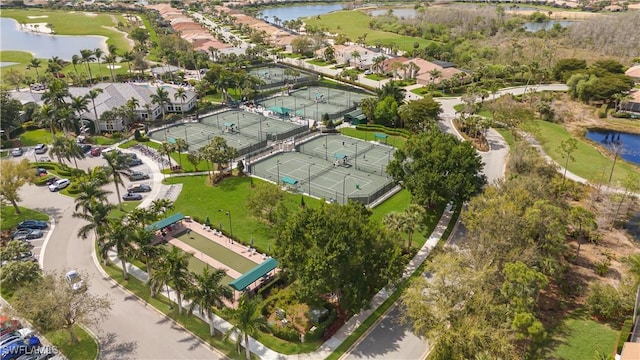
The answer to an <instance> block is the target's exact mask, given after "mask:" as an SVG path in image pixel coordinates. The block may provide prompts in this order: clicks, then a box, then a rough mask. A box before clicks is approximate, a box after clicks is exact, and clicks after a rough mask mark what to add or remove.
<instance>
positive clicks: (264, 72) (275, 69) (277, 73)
mask: <svg viewBox="0 0 640 360" xmlns="http://www.w3.org/2000/svg"><path fill="white" fill-rule="evenodd" d="M249 74H251V75H253V76H255V77H257V78H259V79H260V80H262V81H264V82H265V84H267V87H272V86H275V85H280V84H296V83H303V82H307V81H310V80H315V79H316V78H317V76H316V75H314V74H311V73H308V72H305V71H300V70H297V69H292V68H287V67H281V66H263V67H257V68H253V69H251V70H249Z"/></svg>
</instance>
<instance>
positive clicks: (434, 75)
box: [429, 69, 442, 84]
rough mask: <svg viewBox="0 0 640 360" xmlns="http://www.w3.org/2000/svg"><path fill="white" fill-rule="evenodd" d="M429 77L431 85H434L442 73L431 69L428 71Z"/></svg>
mask: <svg viewBox="0 0 640 360" xmlns="http://www.w3.org/2000/svg"><path fill="white" fill-rule="evenodd" d="M429 75H431V83H432V84H435V83H436V80H438V79H439V78H440V77H441V76H442V71H440V70H438V69H433V70H430V71H429Z"/></svg>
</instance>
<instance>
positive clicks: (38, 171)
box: [36, 168, 47, 176]
mask: <svg viewBox="0 0 640 360" xmlns="http://www.w3.org/2000/svg"><path fill="white" fill-rule="evenodd" d="M36 174H37V175H38V176H46V175H47V169H43V168H37V169H36Z"/></svg>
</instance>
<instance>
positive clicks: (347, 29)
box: [304, 10, 432, 51]
mask: <svg viewBox="0 0 640 360" xmlns="http://www.w3.org/2000/svg"><path fill="white" fill-rule="evenodd" d="M369 21H371V16H369V15H367V14H365V13H363V12H360V11H355V10H354V11H350V10H344V11H336V12H332V13H330V14H323V15H322V16H320V19H318V17H311V18H307V19H305V20H304V22H305V23H306V24H307V25H312V26H316V27H326V28H327V30H328V31H330V32H332V33H342V34H344V35H346V36H348V37H349V38H350V39H351V40H353V41H355V40H356V39H357V38H358V37H359V36H362V35H363V34H365V33H366V34H367V38H366V42H367V44H370V45H372V44H374V43H375V42H376V41H380V42H381V43H382V44H391V43H395V44H396V45H398V47H399V49H400V50H403V51H412V50H413V44H414V43H415V42H417V43H418V44H420V49H424V48H425V47H427V45H429V44H430V43H431V42H432V41H431V40H426V39H421V38H415V37H411V36H403V35H398V34H395V33H391V32H386V31H380V30H373V29H370V28H369Z"/></svg>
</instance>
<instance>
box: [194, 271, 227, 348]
mask: <svg viewBox="0 0 640 360" xmlns="http://www.w3.org/2000/svg"><path fill="white" fill-rule="evenodd" d="M226 274H227V271H226V270H223V269H215V268H214V269H213V271H210V268H209V266H207V267H205V268H204V270H202V273H200V274H197V273H194V274H193V280H194V284H193V285H194V286H193V287H191V289H190V290H189V291H187V292H186V293H185V297H186V298H187V299H190V300H191V304H190V305H189V313H193V309H194V308H195V307H196V305H197V306H198V307H199V308H200V314H201V315H206V316H207V319H209V334H210V335H211V336H214V335H215V327H214V326H213V312H212V311H211V308H214V307H215V308H217V309H222V308H223V307H224V302H223V300H225V299H226V300H231V299H233V291H232V290H231V288H230V287H229V286H227V285H225V284H222V280H223V279H224V277H225V275H226Z"/></svg>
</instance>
